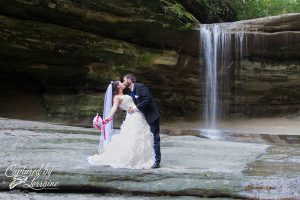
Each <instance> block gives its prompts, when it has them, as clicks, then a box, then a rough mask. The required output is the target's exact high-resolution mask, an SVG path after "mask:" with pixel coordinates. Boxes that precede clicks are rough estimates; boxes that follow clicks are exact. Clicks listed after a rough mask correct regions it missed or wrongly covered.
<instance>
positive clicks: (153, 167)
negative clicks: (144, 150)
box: [151, 163, 160, 169]
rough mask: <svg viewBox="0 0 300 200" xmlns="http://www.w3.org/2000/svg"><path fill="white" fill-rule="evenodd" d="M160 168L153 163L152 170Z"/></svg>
mask: <svg viewBox="0 0 300 200" xmlns="http://www.w3.org/2000/svg"><path fill="white" fill-rule="evenodd" d="M159 167H160V166H159V164H158V163H154V164H153V165H152V167H151V168H152V169H156V168H159Z"/></svg>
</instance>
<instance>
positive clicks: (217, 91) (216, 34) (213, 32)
mask: <svg viewBox="0 0 300 200" xmlns="http://www.w3.org/2000/svg"><path fill="white" fill-rule="evenodd" d="M233 29H234V28H233V27H228V24H226V23H224V24H202V25H201V26H200V37H201V39H200V46H201V51H200V52H201V54H202V58H203V63H204V75H205V77H204V85H205V87H204V95H203V96H204V109H203V110H204V119H205V131H206V132H210V133H218V132H220V131H219V130H218V126H217V121H218V119H224V118H225V117H226V115H227V112H228V104H229V102H228V101H229V98H228V97H229V96H228V95H229V93H230V86H229V78H230V68H231V66H230V65H231V59H232V58H231V55H232V53H231V49H232V48H231V43H232V38H231V37H232V35H233V36H234V39H235V40H233V42H234V43H235V46H234V51H235V52H240V54H238V55H235V58H236V59H241V58H242V54H243V51H242V48H243V40H244V34H243V32H240V31H235V32H234V34H232V31H231V30H233ZM237 68H238V67H237Z"/></svg>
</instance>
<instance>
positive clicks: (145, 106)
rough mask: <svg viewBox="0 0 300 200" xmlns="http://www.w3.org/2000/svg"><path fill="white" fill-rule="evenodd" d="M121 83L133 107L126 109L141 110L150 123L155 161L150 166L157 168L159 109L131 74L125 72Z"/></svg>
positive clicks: (130, 111)
mask: <svg viewBox="0 0 300 200" xmlns="http://www.w3.org/2000/svg"><path fill="white" fill-rule="evenodd" d="M123 83H124V85H125V87H126V88H129V89H130V91H129V95H130V96H131V97H132V98H133V101H134V103H135V106H134V107H130V108H129V109H128V112H129V113H133V112H137V111H141V112H142V113H143V114H144V115H145V118H146V120H147V122H148V124H149V125H150V129H151V132H152V133H153V136H154V146H153V147H154V152H155V162H154V164H153V165H152V167H151V168H159V167H160V166H159V164H160V137H159V118H160V115H159V111H158V108H157V105H156V103H155V101H154V99H153V96H152V95H151V93H150V91H149V89H148V88H147V87H146V86H145V85H144V84H142V83H136V79H135V77H134V75H133V74H126V75H125V76H124V77H123Z"/></svg>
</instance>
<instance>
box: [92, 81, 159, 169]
mask: <svg viewBox="0 0 300 200" xmlns="http://www.w3.org/2000/svg"><path fill="white" fill-rule="evenodd" d="M110 86H111V87H108V90H112V94H113V95H114V97H113V105H112V107H111V109H110V113H109V115H108V117H107V118H106V119H105V120H104V123H105V124H109V123H110V122H109V119H111V118H113V116H114V114H115V113H116V111H117V109H118V107H119V108H120V109H122V110H125V111H127V110H128V108H130V107H133V106H135V104H134V102H133V100H132V97H131V96H129V95H123V90H124V89H125V85H124V84H123V83H121V82H120V81H114V82H112V83H111V85H110ZM105 101H106V100H105ZM108 101H109V100H108ZM110 101H112V100H110ZM104 107H105V106H104ZM154 160H155V158H154V150H153V134H152V133H151V131H150V126H149V124H148V123H147V121H146V119H145V116H144V115H143V113H141V112H134V113H131V114H130V113H128V112H126V118H125V120H124V121H123V123H122V125H121V127H120V133H119V134H114V135H113V136H112V137H111V139H110V141H109V142H108V143H107V144H105V145H104V147H103V149H102V152H100V153H99V154H95V155H93V156H89V157H88V162H89V163H90V164H91V165H108V166H111V167H113V168H130V169H149V168H151V166H152V165H153V163H154Z"/></svg>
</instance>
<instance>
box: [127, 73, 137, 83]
mask: <svg viewBox="0 0 300 200" xmlns="http://www.w3.org/2000/svg"><path fill="white" fill-rule="evenodd" d="M124 77H126V78H127V79H130V80H132V82H134V83H135V82H136V78H135V76H134V75H133V74H126V75H125V76H124Z"/></svg>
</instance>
